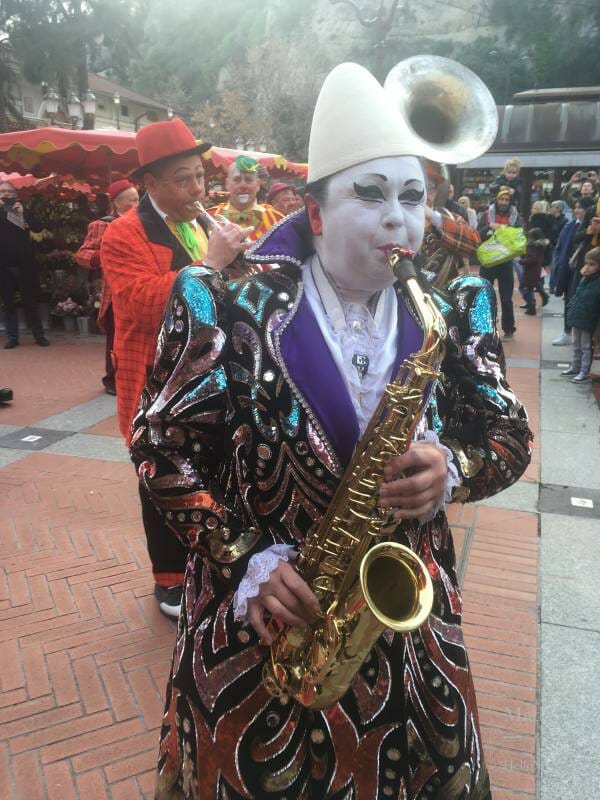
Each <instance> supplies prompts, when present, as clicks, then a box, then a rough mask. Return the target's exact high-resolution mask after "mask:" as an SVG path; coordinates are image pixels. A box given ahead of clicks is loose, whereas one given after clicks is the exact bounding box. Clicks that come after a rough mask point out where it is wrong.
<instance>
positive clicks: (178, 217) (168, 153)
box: [100, 119, 249, 618]
mask: <svg viewBox="0 0 600 800" xmlns="http://www.w3.org/2000/svg"><path fill="white" fill-rule="evenodd" d="M136 144H137V148H138V157H139V160H140V164H141V166H140V167H139V169H137V170H136V171H135V172H134V173H133V177H134V178H135V179H136V180H138V181H140V182H142V183H143V184H144V186H145V189H146V194H145V195H144V197H143V198H142V200H141V202H140V204H139V205H138V206H137V208H132V209H131V210H129V211H128V212H127V213H125V214H123V215H122V216H120V217H119V218H118V219H116V220H114V222H111V224H110V225H109V226H108V227H107V229H106V231H105V232H104V235H103V237H102V245H101V250H100V260H101V262H102V268H103V271H104V277H105V280H106V282H107V284H108V287H109V289H110V292H111V294H112V303H113V311H114V325H115V335H114V359H115V367H116V389H117V411H118V416H119V428H120V431H121V433H122V435H123V436H124V437H125V440H126V442H127V443H129V436H130V425H131V420H132V418H133V415H134V413H135V410H136V407H137V404H138V401H139V397H140V393H141V391H142V389H143V387H144V383H145V381H146V377H147V375H148V373H149V372H150V371H151V369H152V363H153V361H154V353H155V351H156V339H157V335H158V330H159V327H160V321H161V318H162V315H163V312H164V309H165V303H166V301H167V298H168V297H169V293H170V291H171V288H172V286H173V284H174V282H175V278H176V277H177V272H178V271H179V270H180V269H181V268H182V267H185V266H187V265H188V264H193V263H194V262H195V261H197V260H199V259H201V258H202V259H203V263H204V264H206V265H207V266H208V267H210V268H211V269H214V270H220V269H223V268H224V267H226V266H227V265H228V264H229V263H230V262H232V261H233V260H234V259H235V257H236V256H237V255H238V253H240V252H241V251H242V250H244V249H245V247H246V245H245V244H243V239H244V237H245V235H246V234H248V233H249V229H244V228H240V227H239V226H238V225H235V224H233V223H228V224H227V225H225V226H223V228H222V229H221V230H217V231H214V232H213V233H212V234H211V236H210V239H209V238H208V231H207V230H206V228H205V227H204V225H205V223H204V222H203V220H202V219H200V220H198V219H197V218H198V216H199V210H198V206H197V203H198V202H202V201H203V200H204V198H205V187H204V167H203V162H202V157H201V153H202V152H204V151H206V150H208V148H209V147H210V144H208V142H197V141H196V139H195V138H194V135H193V134H192V132H191V131H190V130H189V129H188V128H187V126H186V125H185V123H183V122H182V121H181V120H180V119H174V120H172V121H171V122H156V123H153V124H152V125H147V126H146V127H144V128H142V129H141V130H140V131H139V132H138V134H137V136H136ZM141 502H142V516H143V520H144V528H145V531H146V537H147V541H148V552H149V554H150V559H151V561H152V570H153V574H154V580H155V594H156V596H157V599H158V600H159V604H160V608H161V611H163V613H165V614H166V615H167V616H171V617H175V618H176V617H177V616H178V615H179V605H180V598H181V583H182V579H183V572H184V569H185V562H186V558H187V550H186V549H184V548H183V547H182V546H181V545H180V544H179V542H178V541H177V539H176V538H175V537H173V536H169V535H167V534H166V533H165V530H164V523H163V521H162V519H160V518H158V517H157V515H156V512H155V510H154V506H153V505H152V503H151V502H150V501H149V499H148V497H147V495H146V494H145V493H144V492H143V491H142V492H141Z"/></svg>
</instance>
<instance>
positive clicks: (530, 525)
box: [0, 318, 539, 800]
mask: <svg viewBox="0 0 600 800" xmlns="http://www.w3.org/2000/svg"><path fill="white" fill-rule="evenodd" d="M537 328H538V321H537V320H535V319H531V318H524V319H522V320H519V330H520V332H522V334H524V335H522V336H521V337H520V338H519V339H518V340H515V342H514V343H512V344H511V345H509V346H508V348H507V350H508V355H509V356H512V357H517V358H520V359H527V358H532V357H533V356H534V355H535V354H536V353H537V352H538V347H539V343H538V340H537V339H536V330H537ZM102 349H103V348H102V344H101V343H98V342H95V343H94V342H90V343H85V342H84V343H77V344H76V343H70V342H69V341H66V340H65V341H61V342H58V343H56V342H54V343H53V346H52V347H51V348H48V349H47V350H41V349H40V348H36V347H34V346H28V347H27V346H26V347H22V348H19V349H18V350H16V351H11V355H14V354H15V353H18V354H19V359H18V360H16V359H14V360H13V361H11V362H10V364H11V366H10V369H9V371H8V372H7V371H6V369H5V365H6V363H7V362H6V360H3V363H2V369H3V374H4V377H5V378H6V377H7V374H8V375H9V376H10V378H9V379H8V380H4V381H3V385H12V386H13V388H15V389H16V397H17V398H18V402H15V404H14V407H13V408H10V407H6V408H5V409H3V411H2V415H1V416H0V422H6V423H11V424H21V425H25V424H27V425H32V424H34V423H35V422H36V421H37V420H39V419H42V418H43V417H45V416H49V415H51V414H56V413H59V412H60V411H65V410H67V409H69V408H70V407H71V406H73V405H77V404H78V403H82V402H85V401H86V400H90V399H93V398H94V397H96V396H98V393H99V390H98V386H99V383H98V379H99V375H100V374H101V366H102V360H101V356H102ZM40 373H43V375H44V379H43V381H41V382H40V381H37V380H36V381H33V380H32V376H33V375H38V374H40ZM509 378H510V380H511V383H512V385H513V387H514V388H515V389H516V391H517V393H518V394H519V396H520V397H522V398H523V399H524V400H525V401H526V403H527V406H528V410H529V412H530V416H531V419H532V424H533V427H534V429H535V428H537V425H538V416H539V390H538V371H537V370H535V369H530V368H524V367H523V368H517V369H513V370H511V371H510V375H509ZM86 432H88V433H94V434H97V435H100V436H102V435H104V436H114V435H116V434H117V430H116V426H115V420H114V418H109V419H108V420H105V421H102V422H100V423H97V424H95V425H92V426H90V427H89V428H87V429H86ZM538 473H539V460H538V458H537V455H536V456H535V457H534V461H533V463H532V466H531V467H530V468H529V470H528V471H527V476H526V477H527V479H528V480H530V481H534V482H535V481H536V480H537V479H538ZM450 520H451V523H452V526H453V530H454V536H455V541H456V549H457V553H458V555H459V563H460V568H461V574H462V584H463V587H464V592H463V594H464V601H465V611H464V620H465V636H466V640H467V646H468V649H469V655H470V659H471V663H472V667H473V672H474V676H475V683H476V689H477V695H478V703H479V712H480V721H481V725H482V731H483V737H484V746H485V756H486V759H487V762H488V765H489V768H490V773H491V777H492V783H493V790H494V800H531V799H532V798H533V797H535V790H536V780H535V778H536V726H537V702H536V700H537V649H536V648H537V642H536V633H537V615H538V602H537V552H538V520H537V515H536V514H532V513H525V512H517V511H508V510H503V509H497V508H488V507H484V506H471V505H470V506H464V507H457V506H453V507H451V509H450ZM152 588H153V584H152V579H151V574H150V569H149V561H148V557H147V554H146V547H145V538H144V534H143V530H142V527H141V524H140V520H139V509H138V499H137V491H136V480H135V475H134V472H133V468H132V466H131V465H130V464H126V463H115V462H109V461H103V460H94V459H88V458H80V457H73V456H60V455H51V454H49V453H44V452H41V453H34V454H31V455H27V456H26V457H25V458H23V459H21V460H19V461H16V462H15V463H12V464H9V465H8V466H6V467H4V468H2V469H0V643H1V645H0V800H141V798H150V797H152V787H153V781H154V767H155V763H156V747H157V737H158V727H159V724H160V718H161V713H162V702H163V696H164V689H165V685H166V680H167V673H168V669H169V664H170V659H171V653H172V647H173V641H174V632H175V628H174V625H173V624H172V623H170V622H169V621H168V620H167V619H165V618H164V617H162V616H161V615H160V613H159V612H158V609H157V605H156V601H155V599H154V598H153V596H152Z"/></svg>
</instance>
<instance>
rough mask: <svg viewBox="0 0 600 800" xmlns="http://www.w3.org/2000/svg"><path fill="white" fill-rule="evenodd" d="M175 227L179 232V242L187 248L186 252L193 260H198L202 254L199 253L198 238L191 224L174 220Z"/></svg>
mask: <svg viewBox="0 0 600 800" xmlns="http://www.w3.org/2000/svg"><path fill="white" fill-rule="evenodd" d="M175 229H176V231H177V233H178V234H179V239H180V241H181V243H182V244H183V246H184V247H185V249H186V250H187V254H188V255H189V256H190V257H191V258H192V259H193V260H194V261H199V260H200V259H201V258H202V254H201V253H200V247H199V245H198V238H197V236H196V231H195V230H194V228H193V226H192V225H191V224H190V223H189V222H176V223H175Z"/></svg>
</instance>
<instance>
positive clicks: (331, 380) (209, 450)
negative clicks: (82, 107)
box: [132, 212, 530, 800]
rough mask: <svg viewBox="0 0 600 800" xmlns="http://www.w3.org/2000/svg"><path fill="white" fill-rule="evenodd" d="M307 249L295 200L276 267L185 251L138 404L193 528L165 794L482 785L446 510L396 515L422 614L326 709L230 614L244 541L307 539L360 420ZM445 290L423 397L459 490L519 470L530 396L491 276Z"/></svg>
mask: <svg viewBox="0 0 600 800" xmlns="http://www.w3.org/2000/svg"><path fill="white" fill-rule="evenodd" d="M310 249H311V242H310V237H309V236H307V223H306V219H305V216H304V213H303V212H297V213H296V214H293V215H291V216H290V217H287V218H286V219H285V220H283V221H282V222H281V223H279V224H278V225H276V226H275V227H274V228H272V229H271V231H269V233H268V234H267V235H266V236H265V237H264V238H263V239H262V240H261V241H260V242H258V243H257V245H255V247H254V248H253V250H252V252H251V254H250V256H249V258H250V259H251V260H254V261H255V263H258V264H264V263H272V262H275V263H278V264H279V265H280V268H279V269H277V270H273V271H271V272H264V273H260V274H257V275H255V276H253V277H251V278H247V279H244V280H241V281H234V282H230V283H228V284H226V285H225V284H223V282H222V280H221V277H220V276H219V275H215V274H212V273H211V272H210V271H208V270H205V269H204V268H202V267H190V268H187V269H184V270H182V271H181V272H180V273H179V274H178V276H177V278H176V280H175V284H174V287H173V291H172V294H171V297H170V299H169V302H168V305H167V310H166V316H165V319H164V322H163V325H162V329H161V333H160V335H159V341H158V352H157V357H156V361H155V365H154V370H153V372H152V375H151V378H150V380H149V382H148V384H147V386H146V388H145V390H144V392H143V394H142V401H141V407H140V409H139V412H138V414H137V416H136V417H135V419H134V423H133V438H132V454H133V458H134V460H135V462H136V464H137V465H138V468H139V474H140V479H141V481H143V483H144V484H145V485H146V487H147V489H148V491H149V493H150V496H151V497H152V498H153V500H154V503H155V504H156V506H157V508H158V509H159V510H160V512H161V513H162V514H163V515H164V516H165V518H166V521H167V522H168V524H169V526H170V528H171V529H172V530H173V531H174V532H175V533H176V534H177V535H178V536H179V537H180V538H181V539H182V541H184V542H186V543H189V544H190V546H191V557H190V560H189V562H188V567H187V570H186V577H185V587H184V595H183V601H182V612H181V615H180V618H179V626H178V632H177V641H176V646H175V653H174V657H173V666H172V672H171V678H170V681H169V686H168V689H167V700H166V706H165V715H164V718H163V726H162V730H161V737H160V749H159V759H158V774H157V784H156V797H157V800H182V798H184V797H185V798H186V799H187V798H189V799H190V800H192V798H193V799H194V800H195V799H196V798H198V799H199V800H216V798H223V797H230V798H232V800H242V798H243V800H248V798H252V800H267V798H270V799H271V800H281V798H283V797H287V798H289V799H290V800H291V798H294V800H316V798H319V800H342V798H344V800H347V798H354V797H360V798H363V797H364V798H373V800H384V798H385V797H388V796H394V797H405V798H407V800H416V798H418V797H425V796H427V797H429V796H437V797H444V798H445V800H460V798H463V797H464V796H465V792H467V793H468V794H469V797H471V798H473V800H489V779H488V775H487V770H486V767H485V763H484V760H483V756H482V744H481V734H480V731H479V725H478V717H477V708H476V703H475V699H474V691H473V685H472V680H471V676H470V672H469V668H468V659H467V656H466V651H465V648H464V642H463V640H462V634H461V631H460V616H461V605H462V604H461V598H460V592H459V589H458V580H457V576H456V569H455V558H454V547H453V544H452V537H451V535H450V532H449V530H448V525H447V520H446V517H445V513H444V512H440V513H439V514H438V515H437V516H436V517H435V518H434V519H433V520H432V521H430V522H426V523H424V524H419V523H417V521H412V522H408V523H404V524H403V525H402V526H399V527H398V528H397V530H396V534H395V535H396V537H397V539H398V540H399V541H401V542H402V543H403V544H405V545H408V546H410V547H412V548H413V549H414V550H416V551H417V552H418V553H419V555H420V556H421V558H422V559H423V560H424V562H425V563H426V565H427V568H428V570H429V572H430V574H431V576H432V580H433V584H434V594H435V599H434V605H433V609H432V613H431V614H430V617H429V618H428V620H427V621H426V623H424V625H423V626H422V627H421V628H419V629H418V630H417V631H414V632H413V633H412V634H407V635H403V634H392V633H391V632H389V631H387V632H386V633H385V634H384V635H383V636H382V637H381V638H380V640H379V641H378V643H377V645H376V646H375V647H374V648H373V651H372V653H371V654H370V656H369V658H368V659H367V661H366V662H365V663H364V664H363V666H362V667H361V669H360V671H359V673H357V675H356V676H355V679H354V681H353V683H352V687H351V689H350V690H349V691H348V692H347V694H346V695H345V696H344V698H342V700H340V701H339V703H336V704H335V705H334V706H332V707H331V708H330V709H327V710H324V711H322V712H317V713H313V712H312V711H311V710H309V709H304V708H302V707H301V706H299V705H298V704H297V703H293V702H289V703H286V702H285V701H286V700H287V698H282V699H281V700H276V699H274V698H273V697H271V696H270V695H269V694H268V693H267V691H266V689H265V687H264V685H263V683H262V669H263V663H264V660H265V658H266V656H267V654H268V650H267V649H266V648H264V647H261V645H260V643H259V641H258V638H257V636H256V634H255V633H254V631H253V630H252V629H251V628H245V627H243V626H242V625H241V624H240V623H239V622H236V621H235V620H234V615H233V596H234V592H235V590H236V589H237V587H238V585H239V583H240V581H241V579H242V578H243V576H244V575H245V573H246V570H247V565H248V561H249V559H250V558H251V556H252V555H253V554H254V553H257V552H259V551H261V550H263V549H265V548H266V547H268V546H270V545H271V544H274V543H286V544H291V545H295V546H302V542H303V539H304V537H305V535H306V532H307V531H308V529H309V528H310V526H311V525H312V524H313V523H315V522H316V521H317V520H318V519H319V518H320V517H321V516H322V514H323V512H324V511H325V509H326V508H327V505H328V504H329V502H330V501H331V498H332V496H333V494H334V492H335V489H336V487H337V485H338V482H339V479H340V476H341V474H342V471H343V469H344V467H345V465H346V464H347V463H348V462H349V460H350V459H351V456H352V451H353V448H354V446H355V443H356V441H357V437H358V423H357V420H356V415H355V412H354V409H353V406H352V403H351V401H350V398H349V397H348V394H347V391H346V388H345V384H344V381H343V379H342V377H341V376H340V375H339V373H338V371H337V368H336V366H335V362H334V361H333V358H332V357H331V354H330V352H329V350H328V348H327V345H326V344H325V342H324V340H323V338H322V334H321V333H320V330H319V327H318V324H317V322H316V320H315V318H314V315H313V314H312V311H311V308H310V306H309V304H308V302H307V301H306V298H305V296H304V292H303V288H302V279H301V270H300V265H301V264H302V263H303V261H304V259H305V258H306V257H307V256H308V255H309V252H310ZM434 297H435V299H436V301H437V302H438V304H439V305H440V308H441V309H442V311H443V313H444V315H445V316H446V321H447V323H448V326H449V336H448V341H447V352H448V354H447V356H446V358H445V360H444V363H443V370H444V378H443V379H442V380H441V381H440V382H439V385H438V386H437V387H436V390H435V392H434V393H433V394H432V400H431V403H430V405H429V408H428V411H427V415H428V418H429V424H430V426H431V427H433V428H435V429H436V430H437V431H439V435H440V437H441V440H442V442H443V443H444V444H446V445H447V446H448V447H449V448H450V449H451V450H452V452H453V454H454V459H455V461H456V464H457V466H458V469H459V472H460V474H461V477H462V485H461V486H459V487H458V488H457V489H456V490H455V492H456V495H455V496H456V499H461V500H478V499H480V498H482V497H486V496H488V495H490V494H493V493H494V492H497V491H500V490H501V489H503V488H504V487H506V486H508V485H509V484H510V483H512V482H513V481H515V480H516V479H517V478H518V477H519V475H520V474H521V473H522V472H523V471H524V469H525V467H526V465H527V463H528V461H529V441H530V433H529V430H528V427H527V419H526V414H525V411H524V409H523V408H522V406H521V405H520V404H519V402H518V401H517V399H516V398H515V396H514V394H513V393H512V391H511V390H510V388H509V386H508V385H507V383H506V381H505V379H504V377H503V369H502V367H503V356H502V350H501V346H500V343H499V341H498V337H497V336H496V333H495V330H494V316H495V305H494V304H495V299H494V293H493V291H492V289H491V287H490V284H489V283H488V282H487V281H485V280H481V279H479V278H465V279H460V280H458V281H456V282H454V283H453V284H452V285H451V286H450V287H449V290H448V294H447V295H446V296H442V295H441V294H434ZM398 320H399V325H398V332H399V335H398V360H399V359H401V358H402V357H404V356H405V355H408V353H410V352H411V351H410V347H412V346H413V345H414V342H415V341H418V340H419V337H418V333H419V330H418V324H417V322H416V319H415V317H414V316H413V313H412V310H411V308H410V304H408V303H407V301H406V299H405V298H404V297H403V296H402V293H401V292H400V290H399V293H398ZM407 342H412V343H413V344H411V345H407ZM407 347H409V350H408V353H407V352H406V348H407ZM413 349H414V348H413ZM397 367H398V363H397V364H396V366H395V368H397ZM351 786H352V787H354V789H353V790H351V789H350V787H351Z"/></svg>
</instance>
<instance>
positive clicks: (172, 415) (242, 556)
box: [130, 267, 273, 586]
mask: <svg viewBox="0 0 600 800" xmlns="http://www.w3.org/2000/svg"><path fill="white" fill-rule="evenodd" d="M223 309H224V306H223V283H222V280H221V277H220V276H219V275H218V273H217V274H215V273H213V272H212V271H210V270H207V269H206V268H204V267H187V268H185V269H183V270H181V272H179V273H178V276H177V280H176V282H175V284H174V286H173V291H172V293H171V296H170V298H169V301H168V303H167V307H166V311H165V318H164V320H163V325H162V328H161V332H160V335H159V339H158V349H157V355H156V360H155V363H154V369H153V372H152V374H151V376H150V379H149V380H148V383H147V385H146V387H145V389H144V391H143V392H142V397H141V403H140V408H139V410H138V413H137V415H136V417H135V418H134V420H133V425H132V439H131V445H130V448H131V455H132V458H133V461H134V463H135V464H136V467H137V469H138V474H139V478H140V481H141V483H142V484H143V485H144V486H145V488H146V490H147V491H148V493H149V496H150V497H151V499H152V501H153V503H154V505H155V507H156V508H157V510H158V511H159V513H160V514H161V515H163V516H164V519H165V521H166V523H167V525H168V526H169V527H170V528H171V529H172V530H173V531H174V533H175V534H176V535H177V536H178V538H179V539H180V540H181V541H182V542H183V543H184V544H185V545H186V546H190V547H191V548H192V549H193V550H196V551H198V552H201V553H202V554H205V555H208V556H209V557H210V558H211V559H212V560H213V561H214V563H215V564H216V566H217V568H218V569H219V571H220V573H221V576H222V577H223V578H225V579H226V580H230V579H231V581H232V586H237V584H238V583H239V581H240V580H241V579H242V577H243V576H244V574H245V572H246V567H247V563H248V560H249V559H250V557H251V555H252V554H253V553H255V552H257V551H259V550H262V549H264V548H265V547H268V546H269V545H271V544H273V539H272V538H271V537H269V536H264V535H263V534H262V533H261V531H259V530H258V529H255V528H253V527H252V526H251V524H248V523H246V521H245V520H244V519H243V518H242V515H241V514H240V512H239V509H236V510H235V511H234V509H232V508H230V507H229V505H228V503H227V501H226V500H225V499H224V497H223V496H222V493H221V491H220V489H219V482H220V480H221V479H222V480H223V481H224V483H225V484H226V483H227V478H223V475H222V469H223V464H224V463H225V461H226V460H227V459H226V449H227V448H230V447H243V446H244V445H243V442H242V441H240V442H235V441H234V442H232V441H229V442H227V441H226V436H225V415H226V408H227V395H228V385H227V383H228V382H227V372H226V367H225V363H226V358H225V354H226V350H227V346H228V340H227V335H226V333H225V330H224V328H225V325H224V310H223ZM259 540H260V542H259Z"/></svg>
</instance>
